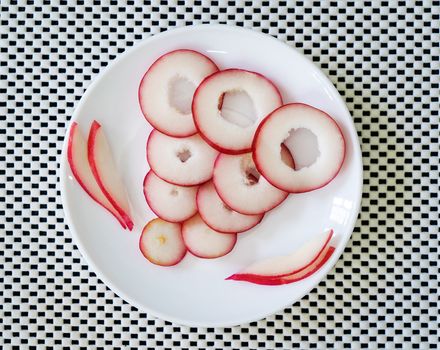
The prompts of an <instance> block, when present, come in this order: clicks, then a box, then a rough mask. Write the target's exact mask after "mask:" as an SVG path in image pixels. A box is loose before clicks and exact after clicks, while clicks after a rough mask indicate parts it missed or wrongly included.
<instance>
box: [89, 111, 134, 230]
mask: <svg viewBox="0 0 440 350" xmlns="http://www.w3.org/2000/svg"><path fill="white" fill-rule="evenodd" d="M87 149H88V159H89V164H90V168H91V170H92V173H93V176H94V177H95V179H96V182H97V183H98V185H99V187H100V188H101V191H102V192H103V193H104V195H105V196H106V197H107V199H108V201H109V202H110V203H111V204H112V205H113V207H114V208H115V209H116V211H117V212H118V213H119V215H120V216H121V217H122V219H123V220H124V222H125V224H126V225H127V227H128V229H129V230H130V231H131V230H132V229H133V221H132V219H131V218H130V206H129V203H128V199H127V194H126V192H125V188H124V184H123V182H122V180H121V178H120V176H119V172H118V170H117V169H116V166H115V164H114V161H113V157H112V152H111V149H110V146H109V144H108V142H107V139H106V137H105V134H104V131H103V130H102V127H101V125H100V124H99V123H98V122H97V121H96V120H95V121H94V122H93V123H92V126H91V127H90V133H89V138H88V141H87Z"/></svg>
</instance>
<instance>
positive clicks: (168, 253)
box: [139, 219, 186, 266]
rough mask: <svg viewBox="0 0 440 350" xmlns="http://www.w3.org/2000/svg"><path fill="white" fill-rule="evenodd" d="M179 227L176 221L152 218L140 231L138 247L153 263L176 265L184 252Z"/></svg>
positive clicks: (184, 248)
mask: <svg viewBox="0 0 440 350" xmlns="http://www.w3.org/2000/svg"><path fill="white" fill-rule="evenodd" d="M181 228H182V226H181V225H180V224H177V223H171V222H167V221H164V220H162V219H153V220H151V221H150V222H149V223H148V224H147V225H145V227H144V229H143V231H142V235H141V237H140V240H139V249H140V250H141V252H142V254H143V255H144V256H145V258H147V259H148V260H149V261H150V262H152V263H153V264H156V265H160V266H173V265H176V264H177V263H178V262H179V261H180V260H182V259H183V257H184V256H185V254H186V247H185V244H184V242H183V239H182V231H181Z"/></svg>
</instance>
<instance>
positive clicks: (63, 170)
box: [59, 24, 364, 327]
mask: <svg viewBox="0 0 440 350" xmlns="http://www.w3.org/2000/svg"><path fill="white" fill-rule="evenodd" d="M204 29H218V30H229V31H235V32H243V33H247V34H252V35H255V36H256V37H260V38H261V39H264V40H271V41H273V42H276V43H277V44H278V45H281V46H284V47H287V48H288V49H290V50H291V51H293V52H294V53H295V54H296V55H299V56H301V57H302V58H303V59H305V60H306V61H308V63H309V64H310V65H311V66H312V67H313V68H314V70H315V72H316V73H317V74H319V76H320V78H321V79H323V80H324V81H325V82H327V83H328V85H329V86H330V87H331V89H332V93H333V94H334V95H335V96H337V97H338V99H339V100H340V101H341V102H342V105H343V108H344V110H345V112H346V113H347V114H348V115H349V116H350V117H351V124H352V126H353V129H354V131H355V134H356V137H355V138H353V159H352V161H353V162H358V168H359V180H360V181H359V188H358V189H357V191H358V192H359V196H358V200H357V203H355V205H354V212H355V213H356V215H353V216H352V219H351V221H350V222H349V225H348V227H351V229H350V234H349V235H347V237H346V238H345V239H344V241H343V242H342V244H341V245H343V248H342V249H341V251H340V252H339V254H337V255H336V254H334V255H333V256H332V258H331V260H330V261H329V262H328V263H327V264H325V266H324V267H323V268H322V269H321V274H322V278H321V279H320V280H319V281H318V282H317V283H316V284H314V285H313V286H312V287H310V288H307V289H305V292H304V293H301V295H300V297H298V298H295V299H292V300H289V302H288V303H286V305H284V306H283V307H282V308H279V309H278V310H273V311H271V312H270V313H267V312H261V313H259V314H255V315H254V316H253V317H248V318H245V319H242V320H238V321H231V322H203V323H201V322H198V321H191V320H188V319H181V318H179V317H174V316H170V315H167V314H165V313H162V312H160V311H157V310H155V309H154V308H151V307H150V306H146V305H144V304H142V303H138V302H137V301H136V300H134V299H132V298H131V297H129V296H128V295H126V294H125V292H123V291H122V290H120V289H119V288H118V287H117V286H115V285H114V284H113V282H112V280H111V278H109V277H108V276H107V275H106V273H105V272H103V271H102V270H101V269H100V268H99V267H98V266H97V265H96V264H95V262H94V259H93V258H92V257H91V256H90V255H89V254H88V253H87V249H86V248H85V247H84V246H83V242H82V240H81V238H80V235H79V234H78V233H77V232H76V228H75V225H74V222H73V220H72V216H71V214H70V209H69V207H68V203H67V202H68V201H67V198H66V197H67V196H66V192H67V177H68V168H69V167H68V166H67V164H66V163H67V157H66V155H67V144H68V142H67V141H68V135H69V131H70V128H71V126H72V123H73V122H75V121H76V119H77V115H78V113H79V111H80V110H81V109H82V105H83V104H84V103H85V101H86V100H87V99H88V95H89V94H90V92H91V90H93V88H94V86H95V85H96V84H97V83H98V82H99V81H100V80H101V79H102V77H103V76H105V75H106V74H107V72H108V71H110V70H111V69H112V68H113V66H114V65H116V64H117V63H118V62H119V61H120V60H122V59H124V58H125V56H127V55H130V54H131V53H132V52H134V51H135V50H139V49H140V47H142V46H144V45H148V44H149V43H151V42H152V41H156V40H161V39H164V38H166V37H167V36H170V35H173V34H175V33H179V32H186V31H193V30H204ZM59 178H60V180H59V185H60V196H61V202H62V206H63V211H64V220H65V223H66V224H67V226H68V228H69V231H70V233H71V235H72V238H73V242H74V243H75V245H76V246H77V248H78V250H79V252H80V254H81V255H82V256H83V258H84V259H85V262H86V263H87V265H88V266H89V268H90V269H91V271H93V272H94V273H95V275H96V277H97V278H98V279H99V280H101V281H102V283H103V284H104V285H105V286H106V287H108V288H109V289H110V290H111V291H112V292H113V293H115V294H116V295H117V296H118V297H120V298H122V299H123V300H124V301H126V302H127V303H129V304H130V305H132V306H134V307H136V308H137V309H138V310H139V312H146V313H147V314H148V315H152V316H154V317H156V318H159V319H162V320H163V321H168V322H172V323H174V324H177V325H182V326H190V327H234V326H243V325H246V324H249V323H251V322H256V321H260V320H262V319H264V318H266V317H268V316H271V315H274V314H277V313H279V312H280V311H283V310H284V309H285V308H287V307H289V306H292V305H293V304H294V303H296V302H298V301H300V300H302V299H303V298H304V296H306V295H307V294H309V293H310V292H311V291H312V290H313V289H314V288H316V287H317V286H318V285H319V283H320V282H322V281H323V280H324V279H325V278H326V276H327V274H328V273H329V272H330V270H331V269H333V267H334V265H335V264H336V263H337V262H338V261H339V259H340V257H341V255H342V253H343V252H344V250H345V249H346V247H347V244H348V241H349V240H350V238H351V236H352V234H353V230H354V228H355V226H356V222H357V220H358V218H359V213H360V208H361V203H362V193H363V181H364V179H363V161H362V151H361V146H360V140H359V135H358V132H357V129H356V125H355V124H354V120H353V116H352V115H351V113H350V111H349V109H348V107H347V105H346V102H345V100H344V98H343V97H342V96H341V94H340V93H339V91H338V90H337V89H336V87H335V86H334V84H333V83H332V81H331V80H330V79H329V78H328V77H327V76H326V75H325V74H324V72H322V70H321V69H320V68H319V67H318V66H316V65H315V63H314V62H313V61H312V60H310V59H309V58H308V57H307V56H305V55H304V54H303V53H301V52H299V51H298V50H296V49H295V48H293V47H292V46H290V45H289V44H287V43H286V42H284V41H282V40H281V39H277V38H276V37H273V36H272V35H270V34H266V33H263V32H261V31H258V30H254V29H253V28H245V27H240V26H235V25H228V24H193V25H188V26H182V27H174V28H171V29H167V30H166V31H163V32H160V33H157V34H151V35H150V36H149V37H147V38H144V39H142V40H141V41H140V42H138V43H137V44H135V45H134V46H133V47H131V48H129V49H128V50H126V51H124V52H123V53H121V54H119V55H117V57H116V58H115V59H113V60H111V61H110V63H109V64H108V65H107V66H106V67H105V68H104V69H102V70H101V71H100V72H99V73H98V74H97V75H96V76H95V77H94V78H93V79H92V81H91V83H90V84H89V86H88V87H87V88H86V91H85V92H84V94H83V95H82V96H81V99H80V100H79V102H78V104H77V105H76V106H75V107H74V111H73V113H72V116H71V118H70V120H69V121H68V123H67V127H66V133H65V136H64V141H63V148H62V153H61V160H60V170H59Z"/></svg>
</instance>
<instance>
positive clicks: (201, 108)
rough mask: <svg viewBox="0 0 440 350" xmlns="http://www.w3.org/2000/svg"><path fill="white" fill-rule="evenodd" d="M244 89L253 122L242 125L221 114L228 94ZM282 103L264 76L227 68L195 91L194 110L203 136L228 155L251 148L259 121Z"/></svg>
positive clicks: (274, 88) (197, 125) (210, 77)
mask: <svg viewBox="0 0 440 350" xmlns="http://www.w3.org/2000/svg"><path fill="white" fill-rule="evenodd" d="M237 92H243V93H246V94H247V95H248V97H249V98H250V100H251V102H252V103H253V115H252V116H251V117H252V119H253V121H254V122H253V123H252V124H250V125H248V126H239V125H237V124H235V123H232V122H231V121H228V120H227V119H226V118H225V117H223V115H222V111H221V109H222V105H223V102H224V100H223V99H224V97H225V96H226V95H225V94H228V93H237ZM281 104H282V99H281V95H280V92H279V91H278V89H277V88H276V87H275V85H274V84H273V83H272V82H271V81H269V80H268V79H266V78H265V77H264V76H262V75H260V74H258V73H254V72H249V71H245V70H241V69H227V70H224V71H220V72H217V73H214V74H212V75H211V76H209V77H208V78H206V79H205V80H204V81H203V82H202V83H201V84H200V85H199V87H198V88H197V90H196V92H195V93H194V99H193V104H192V113H193V116H194V122H195V124H196V127H197V129H198V130H199V132H200V134H201V135H202V137H203V138H204V139H205V141H206V142H208V143H209V144H210V145H211V146H212V147H214V148H216V149H218V150H219V151H220V152H223V153H228V154H239V153H246V152H249V151H250V150H251V145H252V139H253V137H254V133H255V130H256V128H257V126H258V124H259V122H260V121H261V120H262V119H263V118H264V117H265V116H266V115H267V114H269V113H270V112H272V111H273V110H274V109H275V108H278V107H279V106H281Z"/></svg>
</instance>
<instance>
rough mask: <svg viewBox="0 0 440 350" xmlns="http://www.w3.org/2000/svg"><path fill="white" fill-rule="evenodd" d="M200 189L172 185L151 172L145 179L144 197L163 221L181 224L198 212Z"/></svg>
mask: <svg viewBox="0 0 440 350" xmlns="http://www.w3.org/2000/svg"><path fill="white" fill-rule="evenodd" d="M197 190H198V187H197V186H194V187H183V186H178V185H173V184H170V183H168V182H166V181H164V180H162V179H161V178H159V177H158V176H157V175H156V174H154V173H153V172H152V171H149V172H148V174H147V175H146V176H145V179H144V195H145V199H146V200H147V203H148V205H149V206H150V208H151V210H152V211H153V212H154V213H155V214H156V215H157V216H158V217H160V218H161V219H163V220H166V221H169V222H181V221H185V220H186V219H189V218H190V217H191V216H193V215H194V214H195V213H196V212H197V205H196V195H197Z"/></svg>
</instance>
